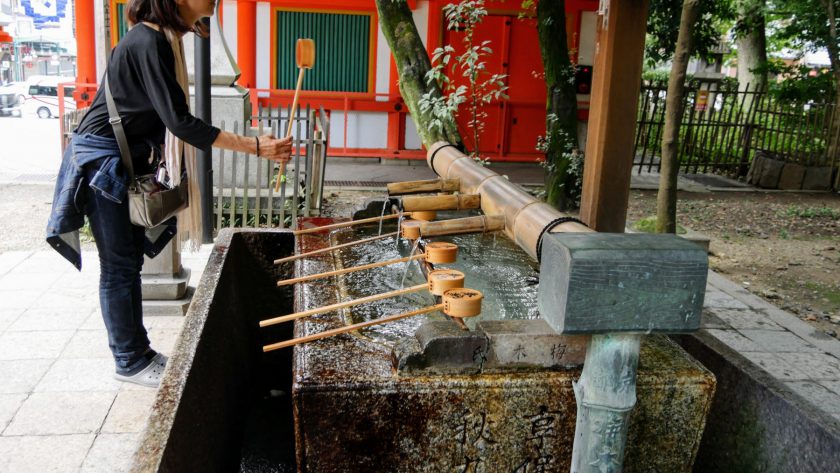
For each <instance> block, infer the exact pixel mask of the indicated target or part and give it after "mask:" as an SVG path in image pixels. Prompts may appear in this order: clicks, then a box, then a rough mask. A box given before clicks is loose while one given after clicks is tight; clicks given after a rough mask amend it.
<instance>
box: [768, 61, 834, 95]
mask: <svg viewBox="0 0 840 473" xmlns="http://www.w3.org/2000/svg"><path fill="white" fill-rule="evenodd" d="M775 69H777V70H778V69H781V71H780V73H781V74H784V77H785V78H784V80H782V81H781V82H772V83H771V84H770V88H769V90H768V92H769V93H770V94H771V95H773V96H774V97H775V98H776V99H778V100H782V101H787V102H798V103H807V102H823V101H826V100H831V101H833V100H834V97H835V95H836V93H837V86H836V84H835V83H834V77H833V76H832V74H831V73H830V72H813V71H811V70H810V69H809V68H808V67H784V68H775Z"/></svg>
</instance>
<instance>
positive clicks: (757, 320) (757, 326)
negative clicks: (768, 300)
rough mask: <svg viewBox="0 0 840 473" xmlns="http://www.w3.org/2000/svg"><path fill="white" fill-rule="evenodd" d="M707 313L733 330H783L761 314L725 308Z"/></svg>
mask: <svg viewBox="0 0 840 473" xmlns="http://www.w3.org/2000/svg"><path fill="white" fill-rule="evenodd" d="M707 310H709V309H707ZM709 311H710V312H713V313H714V314H715V315H716V316H717V317H718V318H720V319H721V320H722V321H724V322H726V324H727V325H728V326H729V327H732V328H735V329H754V330H784V329H783V328H782V327H781V326H780V325H778V324H777V323H775V322H773V321H772V320H770V318H769V317H768V316H767V315H766V314H764V313H761V312H754V311H751V310H741V309H726V308H717V309H711V310H709ZM704 312H705V311H704Z"/></svg>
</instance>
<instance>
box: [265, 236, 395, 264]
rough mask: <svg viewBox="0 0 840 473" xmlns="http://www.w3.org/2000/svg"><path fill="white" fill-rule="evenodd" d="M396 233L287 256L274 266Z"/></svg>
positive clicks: (275, 261)
mask: <svg viewBox="0 0 840 473" xmlns="http://www.w3.org/2000/svg"><path fill="white" fill-rule="evenodd" d="M398 233H399V232H391V233H383V234H382V235H377V236H373V237H370V238H364V239H362V240H356V241H351V242H348V243H342V244H340V245H334V246H328V247H326V248H321V249H320V250H313V251H309V252H307V253H301V254H299V255H292V256H287V257H285V258H280V259H276V260H274V264H280V263H286V262H288V261H294V260H297V259H301V258H306V257H309V256H315V255H320V254H322V253H329V252H330V251H334V250H340V249H342V248H348V247H351V246H355V245H361V244H362V243H370V242H372V241H376V240H381V239H383V238H390V237H393V236H397V234H398Z"/></svg>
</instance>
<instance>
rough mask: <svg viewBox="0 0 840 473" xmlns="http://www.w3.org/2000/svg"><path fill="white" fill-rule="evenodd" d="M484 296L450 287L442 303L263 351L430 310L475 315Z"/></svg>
mask: <svg viewBox="0 0 840 473" xmlns="http://www.w3.org/2000/svg"><path fill="white" fill-rule="evenodd" d="M482 298H483V296H482V294H481V292H479V291H476V290H474V289H466V288H463V289H450V290H449V291H446V293H444V295H443V302H442V303H440V304H436V305H433V306H429V307H423V308H422V309H417V310H412V311H410V312H404V313H402V314H397V315H389V316H387V317H382V318H380V319H376V320H369V321H367V322H361V323H358V324H353V325H348V326H346V327H341V328H336V329H332V330H327V331H325V332H321V333H316V334H313V335H308V336H305V337H300V338H293V339H291V340H287V341H285V342H279V343H274V344H271V345H266V346H264V347H263V352H269V351H272V350H279V349H280V348H286V347H290V346H294V345H299V344H301V343H308V342H313V341H315V340H320V339H322V338H327V337H333V336H336V335H340V334H342V333H347V332H353V331H355V330H359V329H362V328H366V327H371V326H373V325H381V324H385V323H388V322H394V321H397V320H400V319H405V318H408V317H413V316H415V315H420V314H428V313H429V312H434V311H436V310H441V311H443V313H444V314H446V315H448V316H450V317H474V316H476V315H478V314H480V313H481V299H482Z"/></svg>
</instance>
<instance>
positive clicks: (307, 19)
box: [275, 10, 372, 92]
mask: <svg viewBox="0 0 840 473" xmlns="http://www.w3.org/2000/svg"><path fill="white" fill-rule="evenodd" d="M371 19H372V14H369V13H363V14H345V13H317V12H300V11H285V10H278V11H277V16H276V32H277V38H276V41H277V42H276V43H275V51H276V54H277V57H276V62H275V64H276V70H275V87H276V88H278V89H294V88H295V85H296V83H297V76H298V70H297V66H296V64H295V43H296V42H297V39H298V38H312V39H313V40H315V67H314V68H312V69H311V70H307V71H306V74H305V77H304V81H303V90H321V91H334V92H369V91H370V82H371V77H370V76H371V70H370V69H371V68H370V66H371V62H370V61H371V60H370V52H371V50H370V48H371Z"/></svg>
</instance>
